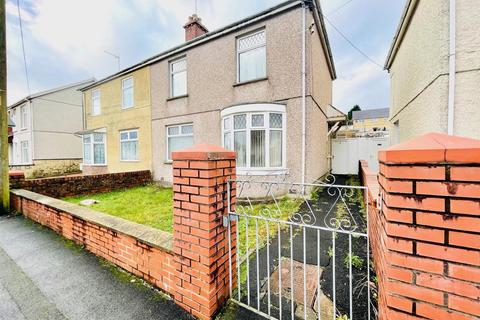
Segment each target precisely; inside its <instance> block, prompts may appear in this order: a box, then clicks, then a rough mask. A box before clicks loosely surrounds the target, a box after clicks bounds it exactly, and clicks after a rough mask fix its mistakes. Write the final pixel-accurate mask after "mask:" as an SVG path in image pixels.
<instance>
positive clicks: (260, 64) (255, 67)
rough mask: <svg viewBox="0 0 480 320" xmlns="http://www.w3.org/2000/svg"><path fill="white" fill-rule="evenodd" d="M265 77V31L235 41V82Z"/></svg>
mask: <svg viewBox="0 0 480 320" xmlns="http://www.w3.org/2000/svg"><path fill="white" fill-rule="evenodd" d="M266 76H267V42H266V34H265V29H263V30H260V31H257V32H254V33H251V34H248V35H246V36H243V37H240V38H238V39H237V82H239V83H241V82H246V81H251V80H255V79H261V78H265V77H266Z"/></svg>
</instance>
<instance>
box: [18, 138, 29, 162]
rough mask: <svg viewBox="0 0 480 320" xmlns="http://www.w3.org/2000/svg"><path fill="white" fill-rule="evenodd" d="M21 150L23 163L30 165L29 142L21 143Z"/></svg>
mask: <svg viewBox="0 0 480 320" xmlns="http://www.w3.org/2000/svg"><path fill="white" fill-rule="evenodd" d="M20 148H21V157H22V158H21V159H22V163H29V162H30V157H29V154H28V141H21V142H20Z"/></svg>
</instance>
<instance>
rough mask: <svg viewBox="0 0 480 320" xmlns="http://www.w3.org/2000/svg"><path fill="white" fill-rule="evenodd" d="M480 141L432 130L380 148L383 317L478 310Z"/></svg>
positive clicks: (375, 191)
mask: <svg viewBox="0 0 480 320" xmlns="http://www.w3.org/2000/svg"><path fill="white" fill-rule="evenodd" d="M479 159H480V141H477V140H472V139H464V138H458V137H451V136H447V135H442V134H428V135H425V136H421V137H419V138H416V139H414V140H412V141H408V142H406V143H403V144H400V145H396V146H394V147H391V148H389V149H387V150H385V151H381V152H380V154H379V160H380V173H379V175H378V180H376V179H375V178H373V175H372V173H371V172H370V171H369V169H368V167H367V166H365V163H363V162H362V163H361V166H362V168H361V174H362V180H363V182H364V184H365V185H367V186H368V187H369V189H370V195H369V196H368V201H370V204H371V205H370V207H369V208H370V210H369V213H368V214H369V234H370V244H371V247H372V253H373V258H374V264H375V270H376V272H377V278H378V288H379V296H378V305H379V319H472V320H473V319H478V318H479V317H480V245H479V244H480V228H479V226H480V160H479Z"/></svg>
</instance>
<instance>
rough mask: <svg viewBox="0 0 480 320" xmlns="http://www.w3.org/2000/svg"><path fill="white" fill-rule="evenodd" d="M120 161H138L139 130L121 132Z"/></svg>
mask: <svg viewBox="0 0 480 320" xmlns="http://www.w3.org/2000/svg"><path fill="white" fill-rule="evenodd" d="M120 160H121V161H138V130H125V131H120Z"/></svg>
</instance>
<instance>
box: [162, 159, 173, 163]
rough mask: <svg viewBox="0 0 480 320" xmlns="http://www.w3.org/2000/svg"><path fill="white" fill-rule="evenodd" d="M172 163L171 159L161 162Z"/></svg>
mask: <svg viewBox="0 0 480 320" xmlns="http://www.w3.org/2000/svg"><path fill="white" fill-rule="evenodd" d="M172 163H173V161H171V160H167V161H164V162H163V164H172Z"/></svg>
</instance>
